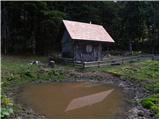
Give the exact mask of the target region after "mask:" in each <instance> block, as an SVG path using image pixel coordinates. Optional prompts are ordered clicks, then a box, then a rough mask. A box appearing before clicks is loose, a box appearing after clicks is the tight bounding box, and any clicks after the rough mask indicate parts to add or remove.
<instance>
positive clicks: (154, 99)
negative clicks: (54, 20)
mask: <svg viewBox="0 0 160 120" xmlns="http://www.w3.org/2000/svg"><path fill="white" fill-rule="evenodd" d="M33 60H38V61H41V62H45V63H47V57H39V56H35V57H28V56H27V57H20V56H19V57H15V56H2V62H1V63H2V64H1V78H2V79H1V84H2V95H3V96H2V98H3V99H1V100H2V108H3V111H2V110H1V115H3V117H4V118H7V117H9V115H10V114H13V113H12V109H13V106H12V105H11V104H10V105H7V104H4V103H6V101H10V100H9V99H8V98H7V96H6V95H7V92H8V91H10V90H12V88H13V87H16V86H20V85H23V84H26V83H30V82H33V81H39V80H43V81H47V80H58V81H60V80H64V79H65V76H66V74H67V72H68V70H74V68H73V67H72V66H68V65H57V64H56V66H55V68H53V69H52V68H50V69H48V68H47V70H45V69H41V68H39V67H38V66H37V65H29V63H30V62H31V61H33ZM158 64H159V63H158V61H152V60H146V61H143V62H136V63H129V64H123V65H117V66H105V67H100V68H88V69H86V71H99V72H106V73H112V74H116V75H118V76H120V77H121V78H122V79H125V80H134V81H137V82H139V84H142V86H143V87H144V88H146V89H147V90H149V91H150V92H151V95H150V96H148V97H146V98H144V99H143V100H142V101H141V102H140V103H141V104H142V106H143V107H144V108H146V109H149V110H151V111H152V112H153V113H154V114H155V115H156V116H158V101H159V100H158V96H159V68H158ZM9 103H10V102H9ZM14 111H16V110H14Z"/></svg>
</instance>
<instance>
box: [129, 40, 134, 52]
mask: <svg viewBox="0 0 160 120" xmlns="http://www.w3.org/2000/svg"><path fill="white" fill-rule="evenodd" d="M129 52H130V53H131V54H132V53H133V49H132V41H131V40H129Z"/></svg>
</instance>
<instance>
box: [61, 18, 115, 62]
mask: <svg viewBox="0 0 160 120" xmlns="http://www.w3.org/2000/svg"><path fill="white" fill-rule="evenodd" d="M63 23H64V26H65V30H64V34H63V38H62V57H63V58H72V59H73V61H75V62H79V61H81V62H82V61H83V62H90V61H102V60H103V58H102V44H103V43H104V42H114V40H113V39H112V37H111V36H110V35H109V34H108V33H107V31H106V30H105V29H104V28H103V26H101V25H96V24H90V23H83V22H76V21H69V20H63Z"/></svg>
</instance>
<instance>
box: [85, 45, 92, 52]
mask: <svg viewBox="0 0 160 120" xmlns="http://www.w3.org/2000/svg"><path fill="white" fill-rule="evenodd" d="M86 51H87V53H90V52H92V45H87V46H86Z"/></svg>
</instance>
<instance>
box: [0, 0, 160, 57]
mask: <svg viewBox="0 0 160 120" xmlns="http://www.w3.org/2000/svg"><path fill="white" fill-rule="evenodd" d="M63 19H66V20H73V21H80V22H87V23H89V22H90V21H91V22H92V23H93V24H100V25H103V26H104V28H105V29H106V30H107V31H108V33H109V34H110V35H111V36H112V38H113V39H114V40H115V43H114V44H111V45H110V44H109V45H108V44H106V45H105V44H104V46H106V47H109V48H110V49H112V50H128V51H132V50H135V51H144V52H148V53H158V47H159V2H158V1H154V2H153V1H152V2H150V1H139V2H111V1H110V2H109V1H105V2H104V1H94V2H93V1H92V2H89V1H79V2H78V1H74V2H73V1H72V2H71V1H70V2H67V1H63V2H62V1H61V2H60V1H59V2H58V1H56V2H53V1H45V2H44V1H37V2H36V1H35V2H28V1H22V2H5V1H2V2H1V49H2V54H5V55H7V54H33V55H48V54H49V53H52V52H59V51H60V50H61V49H60V48H61V38H62V34H60V33H62V31H63V30H62V29H63V24H62V20H63Z"/></svg>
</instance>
